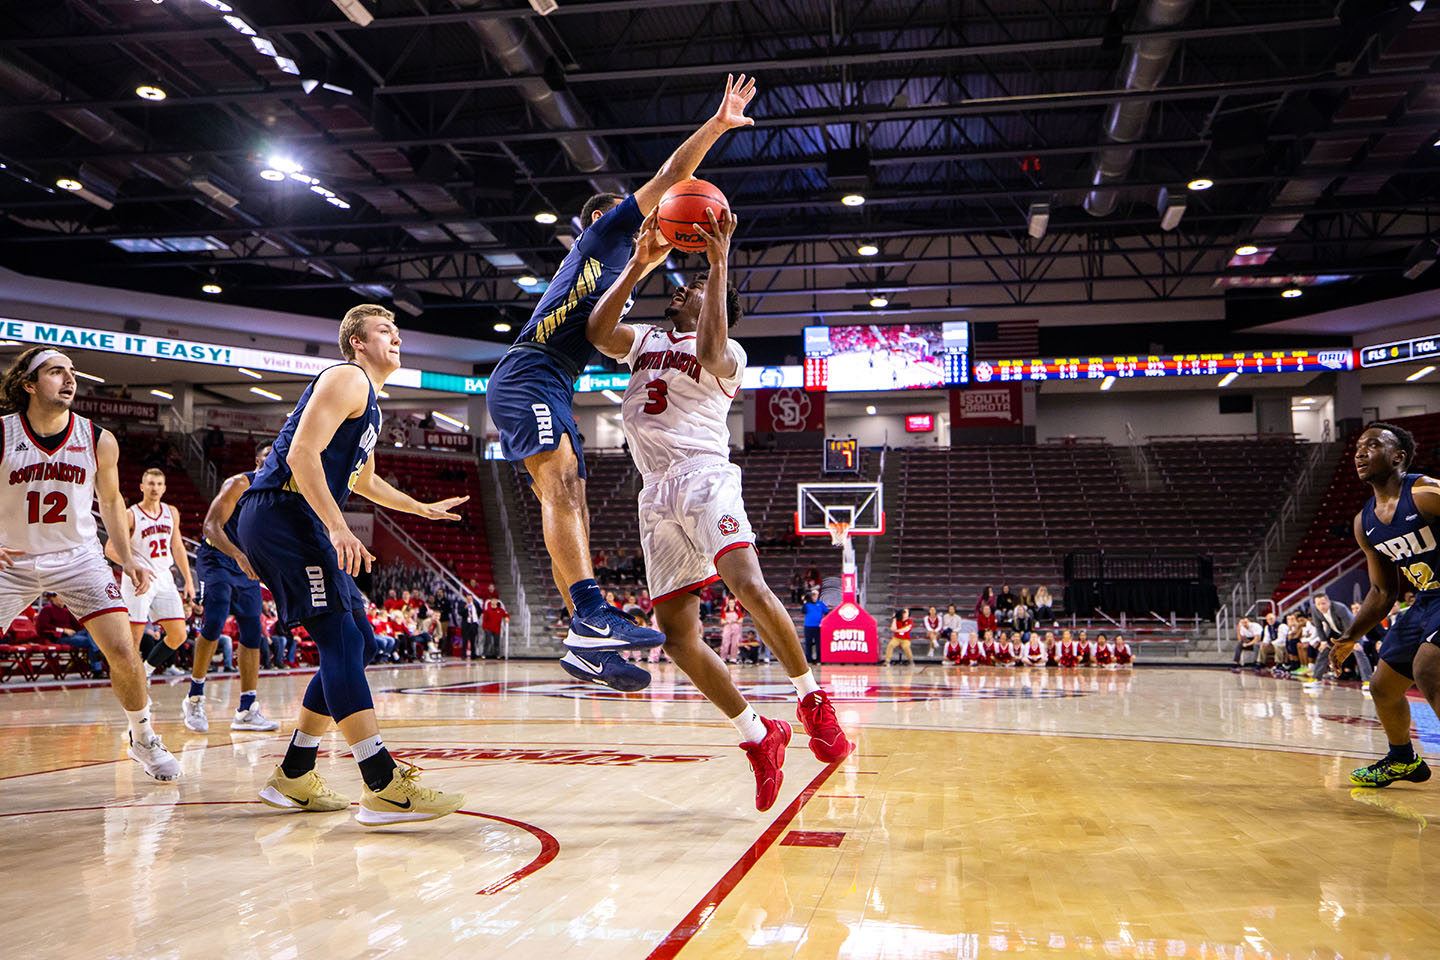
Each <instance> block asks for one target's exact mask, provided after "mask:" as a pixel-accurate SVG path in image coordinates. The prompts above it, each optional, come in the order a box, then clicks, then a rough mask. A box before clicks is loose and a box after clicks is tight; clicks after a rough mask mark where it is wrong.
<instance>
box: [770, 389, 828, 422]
mask: <svg viewBox="0 0 1440 960" xmlns="http://www.w3.org/2000/svg"><path fill="white" fill-rule="evenodd" d="M824 429H825V394H823V393H813V392H809V391H806V390H803V389H800V388H796V387H786V388H784V389H780V390H760V391H758V392H757V393H756V394H755V431H756V432H757V433H814V432H819V431H823V430H824Z"/></svg>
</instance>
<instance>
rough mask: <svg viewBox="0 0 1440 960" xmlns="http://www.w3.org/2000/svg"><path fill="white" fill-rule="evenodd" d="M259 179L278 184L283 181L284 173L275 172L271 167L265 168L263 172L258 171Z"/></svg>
mask: <svg viewBox="0 0 1440 960" xmlns="http://www.w3.org/2000/svg"><path fill="white" fill-rule="evenodd" d="M260 179H261V180H269V181H270V182H272V183H279V182H280V181H281V180H284V179H285V173H284V171H281V170H276V169H274V168H273V167H266V168H265V169H264V170H261V171H260Z"/></svg>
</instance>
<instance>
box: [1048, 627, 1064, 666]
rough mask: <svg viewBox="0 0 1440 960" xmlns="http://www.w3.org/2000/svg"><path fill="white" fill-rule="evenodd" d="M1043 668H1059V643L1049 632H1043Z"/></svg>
mask: <svg viewBox="0 0 1440 960" xmlns="http://www.w3.org/2000/svg"><path fill="white" fill-rule="evenodd" d="M1045 666H1047V667H1058V666H1060V643H1059V641H1058V640H1056V639H1055V634H1054V633H1052V632H1051V631H1049V630H1046V631H1045Z"/></svg>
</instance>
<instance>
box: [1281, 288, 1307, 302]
mask: <svg viewBox="0 0 1440 960" xmlns="http://www.w3.org/2000/svg"><path fill="white" fill-rule="evenodd" d="M1304 292H1305V291H1304V290H1301V289H1300V288H1299V287H1291V288H1290V289H1289V290H1281V291H1280V296H1282V297H1284V298H1285V299H1286V300H1294V299H1295V298H1296V297H1298V296H1300V295H1301V294H1303V293H1304Z"/></svg>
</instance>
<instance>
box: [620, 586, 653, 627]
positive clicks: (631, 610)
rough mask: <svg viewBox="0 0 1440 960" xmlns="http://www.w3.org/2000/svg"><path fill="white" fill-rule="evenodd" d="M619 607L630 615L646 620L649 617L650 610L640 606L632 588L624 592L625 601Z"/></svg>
mask: <svg viewBox="0 0 1440 960" xmlns="http://www.w3.org/2000/svg"><path fill="white" fill-rule="evenodd" d="M621 609H622V610H624V611H625V612H626V613H627V614H629V615H630V616H631V617H639V618H640V619H641V620H647V621H648V620H649V619H650V611H648V610H646V609H644V608H643V607H641V606H640V598H639V597H637V596H635V591H634V590H627V591H626V592H625V602H624V603H623V604H622V605H621Z"/></svg>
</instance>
